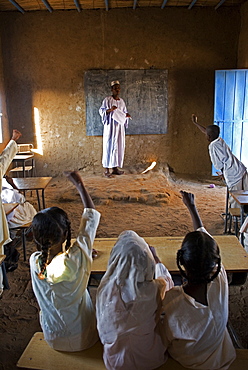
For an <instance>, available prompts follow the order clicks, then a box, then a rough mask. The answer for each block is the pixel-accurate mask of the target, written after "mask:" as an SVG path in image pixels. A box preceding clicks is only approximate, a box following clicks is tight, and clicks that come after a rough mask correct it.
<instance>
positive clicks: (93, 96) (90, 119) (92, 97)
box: [84, 69, 168, 136]
mask: <svg viewBox="0 0 248 370" xmlns="http://www.w3.org/2000/svg"><path fill="white" fill-rule="evenodd" d="M114 80H118V81H120V85H121V93H120V97H121V98H123V100H124V101H125V103H126V106H127V109H128V112H129V114H130V115H131V116H132V120H130V121H129V127H128V128H127V129H126V135H156V134H166V133H167V126H168V70H164V69H143V70H142V69H138V70H130V69H126V70H124V69H122V70H120V69H118V70H103V69H93V70H88V71H86V72H85V73H84V89H85V96H86V134H87V136H101V135H102V132H103V124H102V121H101V117H100V115H99V108H100V106H101V104H102V101H103V99H104V98H105V97H106V96H110V95H111V87H110V83H111V81H114Z"/></svg>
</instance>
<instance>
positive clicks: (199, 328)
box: [163, 192, 235, 370]
mask: <svg viewBox="0 0 248 370" xmlns="http://www.w3.org/2000/svg"><path fill="white" fill-rule="evenodd" d="M181 194H182V196H183V201H184V203H185V205H186V207H187V208H188V210H189V212H190V215H191V217H192V221H193V226H194V230H196V231H194V232H191V233H188V234H187V235H186V237H185V238H184V240H183V243H182V247H181V249H180V250H179V251H178V252H177V265H178V268H179V271H180V273H181V275H182V276H183V277H184V278H185V279H186V283H185V284H184V285H182V286H177V287H173V288H172V289H171V290H169V291H168V292H167V293H166V295H165V299H164V302H163V308H164V323H163V325H164V328H163V338H164V345H165V347H166V348H167V349H168V352H169V354H170V355H171V357H173V358H174V359H175V360H177V361H178V362H180V364H181V365H183V366H185V367H187V368H192V369H211V370H214V369H222V370H223V369H228V368H229V366H230V364H231V363H232V361H233V360H234V359H235V349H234V347H233V344H232V341H231V338H230V336H229V333H228V331H227V327H226V326H227V320H228V281H227V276H226V272H225V269H224V267H223V266H222V264H221V258H220V254H219V248H218V245H217V243H216V242H215V240H214V239H213V238H212V237H211V236H210V235H209V234H208V233H207V232H206V230H205V229H204V227H203V224H202V221H201V219H200V216H199V214H198V211H197V208H196V206H195V202H194V195H193V194H190V193H186V192H181Z"/></svg>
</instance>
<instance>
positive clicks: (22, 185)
mask: <svg viewBox="0 0 248 370" xmlns="http://www.w3.org/2000/svg"><path fill="white" fill-rule="evenodd" d="M51 180H52V177H25V178H16V177H14V178H13V181H14V184H15V185H16V187H17V188H18V189H19V190H20V191H27V190H35V191H36V195H37V200H38V206H39V210H41V204H40V195H39V190H41V196H42V207H43V209H44V208H46V206H45V195H44V192H45V189H46V187H47V185H48V184H49V182H50V181H51Z"/></svg>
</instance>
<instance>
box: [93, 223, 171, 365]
mask: <svg viewBox="0 0 248 370" xmlns="http://www.w3.org/2000/svg"><path fill="white" fill-rule="evenodd" d="M154 271H155V279H154ZM173 285H174V284H173V281H172V279H171V276H170V273H169V272H168V270H167V269H166V267H165V266H164V265H163V264H162V263H158V264H156V266H155V261H154V258H153V256H152V254H151V252H150V249H149V247H148V245H147V243H146V242H145V240H144V239H143V238H141V237H139V236H138V235H137V234H136V233H135V232H134V231H130V230H129V231H125V232H123V233H122V234H121V235H120V236H119V238H118V240H117V242H116V244H115V246H114V247H113V249H112V251H111V255H110V259H109V263H108V268H107V271H106V273H105V275H104V276H103V278H102V280H101V283H100V286H99V288H98V291H97V297H96V314H97V327H98V332H99V336H100V340H101V342H102V343H103V345H104V355H103V359H104V363H105V366H106V367H107V369H109V370H110V369H111V370H119V369H123V370H124V369H129V370H137V369H139V370H148V369H155V368H157V367H158V366H160V365H162V364H163V363H164V362H165V360H166V354H165V347H164V345H163V343H162V339H161V334H160V326H161V321H160V313H161V308H162V306H161V302H162V299H163V296H164V293H165V290H168V289H170V288H171V287H172V286H173Z"/></svg>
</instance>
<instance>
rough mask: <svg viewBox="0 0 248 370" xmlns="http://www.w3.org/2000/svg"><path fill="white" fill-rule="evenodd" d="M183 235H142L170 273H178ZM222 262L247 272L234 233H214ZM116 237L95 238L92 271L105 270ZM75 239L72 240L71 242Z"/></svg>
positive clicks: (246, 260)
mask: <svg viewBox="0 0 248 370" xmlns="http://www.w3.org/2000/svg"><path fill="white" fill-rule="evenodd" d="M183 238H184V236H178V237H144V239H145V240H146V242H147V243H148V244H149V245H151V246H153V247H155V248H156V250H157V254H158V256H159V257H160V259H161V261H162V263H163V264H164V265H165V266H166V267H167V268H168V270H169V271H170V272H171V273H178V272H179V271H178V268H177V265H176V253H177V250H178V249H180V248H181V244H182V241H183ZM214 239H215V240H216V241H217V243H218V245H219V248H220V252H221V258H222V263H223V265H224V267H225V269H226V271H228V272H247V271H248V254H247V252H246V251H245V249H244V248H243V247H242V245H241V244H240V242H239V240H238V239H237V237H236V236H235V235H216V236H214ZM116 240H117V238H109V239H105V238H96V239H95V241H94V245H93V248H95V249H96V250H97V251H98V257H96V258H95V259H94V261H93V266H92V273H103V272H105V271H106V268H107V265H108V260H109V255H110V252H111V249H112V248H113V246H114V244H115V242H116ZM73 241H75V239H73V240H72V242H73Z"/></svg>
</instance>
